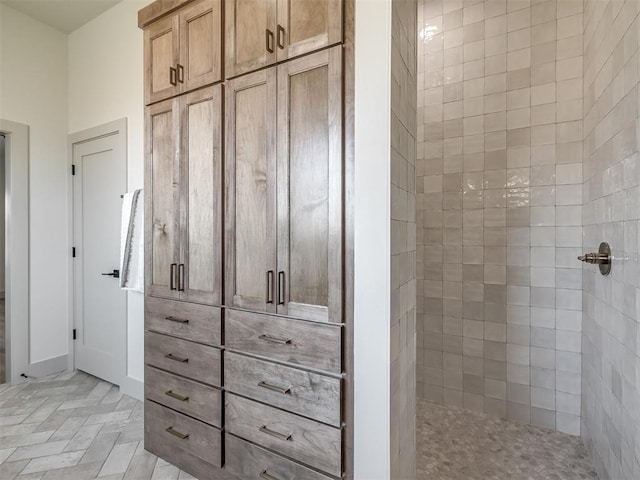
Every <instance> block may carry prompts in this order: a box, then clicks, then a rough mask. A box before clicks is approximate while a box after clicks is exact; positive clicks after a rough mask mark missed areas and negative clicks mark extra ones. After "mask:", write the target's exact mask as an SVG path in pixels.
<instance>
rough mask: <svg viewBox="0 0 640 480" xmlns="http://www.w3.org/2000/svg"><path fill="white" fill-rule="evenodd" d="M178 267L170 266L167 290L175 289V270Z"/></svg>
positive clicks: (176, 265) (175, 265)
mask: <svg viewBox="0 0 640 480" xmlns="http://www.w3.org/2000/svg"><path fill="white" fill-rule="evenodd" d="M177 267H178V264H177V263H172V264H171V271H170V272H169V290H175V289H176V269H177Z"/></svg>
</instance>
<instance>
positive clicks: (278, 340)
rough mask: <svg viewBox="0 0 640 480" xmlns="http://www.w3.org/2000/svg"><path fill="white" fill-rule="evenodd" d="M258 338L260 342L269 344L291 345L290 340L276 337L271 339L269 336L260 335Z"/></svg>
mask: <svg viewBox="0 0 640 480" xmlns="http://www.w3.org/2000/svg"><path fill="white" fill-rule="evenodd" d="M258 338H259V339H260V340H264V341H265V342H270V343H279V344H281V345H289V344H291V339H290V338H278V337H272V336H271V335H260V336H259V337H258Z"/></svg>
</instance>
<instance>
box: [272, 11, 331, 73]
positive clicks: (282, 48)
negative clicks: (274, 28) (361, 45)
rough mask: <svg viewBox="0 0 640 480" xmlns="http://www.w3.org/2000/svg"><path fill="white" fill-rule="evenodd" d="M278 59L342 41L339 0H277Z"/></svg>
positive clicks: (281, 59)
mask: <svg viewBox="0 0 640 480" xmlns="http://www.w3.org/2000/svg"><path fill="white" fill-rule="evenodd" d="M278 27H279V28H280V42H279V45H278V61H279V62H280V61H283V60H287V59H290V58H294V57H297V56H299V55H303V54H305V53H309V52H313V51H314V50H319V49H321V48H324V47H328V46H330V45H334V44H336V43H339V42H340V41H341V40H342V1H341V0H278Z"/></svg>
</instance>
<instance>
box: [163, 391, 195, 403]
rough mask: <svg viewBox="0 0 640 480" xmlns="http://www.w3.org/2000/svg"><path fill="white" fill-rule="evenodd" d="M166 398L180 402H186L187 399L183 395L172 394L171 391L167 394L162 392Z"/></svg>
mask: <svg viewBox="0 0 640 480" xmlns="http://www.w3.org/2000/svg"><path fill="white" fill-rule="evenodd" d="M164 394H165V395H166V396H167V397H171V398H175V399H176V400H180V401H181V402H188V401H189V397H185V396H183V395H178V394H177V393H173V392H172V391H171V390H169V391H168V392H164Z"/></svg>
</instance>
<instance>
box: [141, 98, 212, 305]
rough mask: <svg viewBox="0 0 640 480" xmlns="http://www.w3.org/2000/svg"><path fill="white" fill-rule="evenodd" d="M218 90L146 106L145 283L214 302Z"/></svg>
mask: <svg viewBox="0 0 640 480" xmlns="http://www.w3.org/2000/svg"><path fill="white" fill-rule="evenodd" d="M221 102H222V87H221V86H219V85H218V86H213V87H209V88H206V89H202V90H198V91H196V92H192V93H190V94H187V95H183V96H181V97H176V98H174V99H171V100H167V101H164V102H161V103H158V104H156V105H152V106H150V107H147V114H146V129H147V152H146V157H147V158H146V171H147V174H146V185H145V188H146V191H147V192H151V195H150V198H151V201H149V202H147V203H146V212H145V213H146V242H147V245H146V250H147V254H146V262H147V264H146V273H145V276H146V286H147V292H148V294H149V295H151V296H157V297H166V298H176V299H181V300H189V301H197V302H200V303H206V304H220V303H221V283H222V282H221V276H222V273H221V271H222V265H221V261H222V259H221V256H222V245H221V239H222V206H221V201H222V198H221V190H222V158H221V147H220V144H221V141H222V139H221V122H222V119H221V115H222V104H221Z"/></svg>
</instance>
